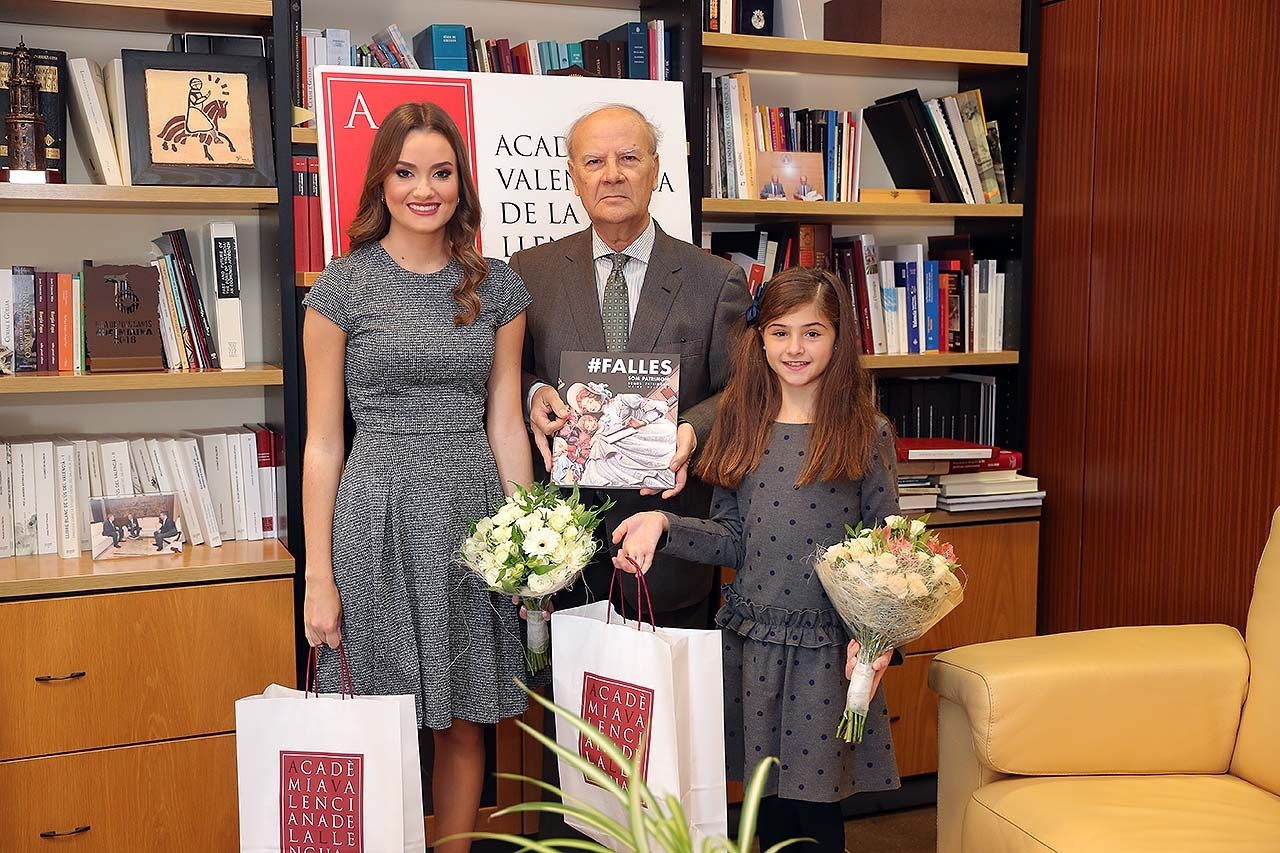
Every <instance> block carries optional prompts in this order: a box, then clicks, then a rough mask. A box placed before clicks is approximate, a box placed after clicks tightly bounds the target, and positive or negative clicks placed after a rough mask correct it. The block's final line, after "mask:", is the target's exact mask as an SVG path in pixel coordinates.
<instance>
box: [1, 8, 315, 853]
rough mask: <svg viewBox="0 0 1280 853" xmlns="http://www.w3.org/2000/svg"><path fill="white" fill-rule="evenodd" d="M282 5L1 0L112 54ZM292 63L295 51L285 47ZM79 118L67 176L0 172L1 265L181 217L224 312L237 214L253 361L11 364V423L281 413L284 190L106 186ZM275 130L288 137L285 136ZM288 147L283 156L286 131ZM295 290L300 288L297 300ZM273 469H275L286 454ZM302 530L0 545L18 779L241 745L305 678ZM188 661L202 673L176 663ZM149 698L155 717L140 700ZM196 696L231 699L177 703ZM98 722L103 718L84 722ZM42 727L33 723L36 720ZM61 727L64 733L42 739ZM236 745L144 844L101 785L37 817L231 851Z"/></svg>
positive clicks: (99, 257)
mask: <svg viewBox="0 0 1280 853" xmlns="http://www.w3.org/2000/svg"><path fill="white" fill-rule="evenodd" d="M282 5H283V6H285V7H287V5H288V4H287V3H283V4H282V3H280V2H273V0H74V2H71V0H0V44H4V45H6V46H9V45H13V44H16V42H17V39H18V36H19V35H21V36H23V38H24V40H25V41H26V43H27V44H28V45H29V46H32V47H44V48H49V49H54V50H60V51H64V52H65V53H66V54H67V57H68V59H72V58H77V57H85V58H88V59H90V60H92V61H93V62H95V63H97V64H98V65H99V66H103V65H105V64H106V63H107V62H108V61H109V60H110V59H112V58H115V57H118V56H119V55H120V50H121V49H141V50H165V49H167V47H168V43H169V35H168V34H169V33H173V32H183V31H197V32H228V33H248V34H257V35H263V36H270V35H271V34H272V25H273V21H274V19H275V15H276V14H277V8H276V7H278V6H282ZM277 59H279V60H281V61H283V62H285V63H287V62H288V54H287V48H286V53H285V55H284V56H283V57H277ZM272 97H273V114H274V115H275V116H282V115H288V114H289V113H288V111H287V109H288V105H289V99H288V97H287V94H286V96H285V98H284V99H283V100H282V101H281V100H278V99H277V98H276V97H275V91H274V90H273V95H272ZM68 100H70V98H69V96H68ZM281 106H283V107H284V108H285V109H284V110H283V111H282V110H281ZM135 120H136V119H135ZM71 123H72V122H71V118H70V115H68V118H67V127H68V134H67V143H66V146H65V152H64V162H65V180H66V183H65V184H52V185H40V186H33V185H13V184H7V183H0V234H3V235H4V239H3V240H2V241H0V245H2V250H0V264H5V265H25V266H33V267H35V268H36V269H37V270H41V271H48V270H55V271H58V270H60V271H64V272H65V271H70V270H78V269H80V267H81V264H82V262H83V260H84V259H86V258H91V259H93V261H94V262H95V263H97V264H113V263H146V261H147V259H148V258H149V257H150V252H151V249H152V248H153V246H152V242H151V241H152V240H153V239H154V238H156V237H158V236H159V235H160V234H161V233H162V232H163V231H165V230H168V229H173V228H184V229H186V231H187V232H188V235H189V238H190V241H191V244H192V253H191V254H192V257H193V259H194V262H195V265H196V269H197V276H198V278H199V280H200V282H201V284H202V288H201V289H202V292H203V297H204V299H205V304H206V307H207V309H208V314H209V316H210V318H211V320H212V321H213V322H214V323H216V322H217V320H216V317H217V314H216V309H215V306H214V304H213V302H212V299H213V293H214V291H213V288H212V286H211V285H212V284H213V279H212V259H211V258H210V257H209V254H210V245H209V232H208V225H209V223H210V222H213V221H219V222H221V221H227V222H232V223H233V224H234V225H235V227H236V236H237V241H238V249H239V253H240V256H239V260H240V286H241V307H242V310H243V314H244V320H243V322H244V335H245V338H244V342H245V355H246V357H247V359H248V360H249V362H250V364H249V365H248V366H247V367H246V368H245V369H243V370H206V371H163V370H157V371H146V372H130V373H85V374H72V373H38V374H19V375H18V376H12V377H9V376H6V377H2V378H0V401H2V402H0V435H2V436H3V437H8V438H12V437H16V436H19V435H32V436H53V435H92V436H101V435H107V434H117V435H125V434H129V435H132V434H139V433H143V434H149V435H154V434H173V433H177V432H179V431H181V430H186V429H201V428H211V427H219V426H231V425H237V426H238V425H239V424H241V423H245V422H247V423H258V422H269V423H272V424H277V425H278V424H282V423H283V422H284V417H283V409H284V406H283V399H284V394H285V391H284V389H285V386H286V385H287V384H288V382H289V377H288V374H287V371H286V352H287V350H288V348H289V346H288V344H285V343H283V341H282V331H283V328H282V322H283V321H282V315H283V309H282V307H281V303H282V302H283V301H285V299H284V295H283V294H281V292H280V290H281V288H280V286H279V279H278V275H277V263H276V253H277V248H276V244H277V241H278V240H279V239H280V237H281V235H282V234H283V235H284V236H285V239H289V236H290V232H288V231H285V230H282V229H281V227H280V226H279V224H278V219H277V212H278V208H279V191H278V189H277V188H276V187H265V188H238V187H188V186H103V185H96V184H93V183H91V182H90V178H89V176H88V173H87V169H86V168H85V164H84V158H83V156H82V154H81V152H80V148H79V144H78V139H77V138H76V136H75V134H74V133H72V132H71ZM275 136H276V137H277V138H278V139H279V138H282V137H281V134H280V133H279V132H277V133H276V134H275ZM283 138H284V139H287V132H286V133H284V135H283ZM280 147H282V148H283V149H284V151H283V154H284V156H285V158H286V162H287V156H288V144H287V142H286V143H284V144H283V145H282V146H280ZM277 153H278V152H277ZM282 174H285V175H287V174H288V172H287V169H286V170H285V171H284V172H283V173H282ZM292 297H293V294H292V288H290V292H289V294H288V302H289V303H290V304H292ZM287 337H288V335H287V333H286V334H285V335H284V339H285V340H287ZM260 470H261V471H265V472H268V473H267V476H271V469H269V468H260ZM280 491H281V493H282V494H283V493H284V491H285V490H284V488H283V484H282V485H281V489H280ZM296 505H297V504H295V506H296ZM287 506H288V505H287V503H286V504H284V505H283V506H282V507H281V509H282V510H284V508H285V507H287ZM281 515H282V516H285V515H287V513H286V512H283V511H282V513H281ZM146 529H151V528H146ZM287 534H288V531H287V530H283V531H281V536H282V537H284V538H281V539H263V540H260V541H245V540H228V541H225V542H224V543H223V544H222V545H221V546H220V547H216V548H214V547H210V546H207V545H191V544H190V543H187V545H186V546H185V547H184V550H183V552H182V553H181V554H166V555H163V556H161V555H157V556H144V557H129V558H121V559H115V560H98V561H94V560H93V559H92V556H91V554H90V553H88V552H81V553H80V554H79V555H78V556H77V557H73V558H65V559H64V558H62V557H60V556H59V555H57V554H44V555H39V556H23V557H6V558H0V633H4V634H5V635H6V636H11V637H13V638H14V642H15V643H18V644H20V645H21V647H22V649H23V652H22V659H21V660H16V661H15V664H14V666H11V667H9V668H8V670H7V671H6V672H5V673H0V681H4V689H5V690H6V691H7V692H9V693H12V694H13V695H14V696H15V697H16V698H15V699H14V702H13V703H12V705H13V710H14V712H15V713H14V714H12V715H9V717H10V718H9V719H6V720H5V721H3V722H0V743H3V744H4V745H5V754H4V756H3V758H4V759H5V760H6V763H5V765H4V766H5V767H6V768H7V770H6V772H7V774H8V777H7V779H6V786H7V787H10V788H13V789H15V790H20V789H36V788H44V787H47V786H44V785H42V784H41V781H40V780H43V779H47V778H50V777H53V776H57V777H59V778H65V779H66V781H67V782H68V784H72V785H83V784H84V783H85V780H86V779H87V778H90V777H89V776H88V775H86V774H85V773H84V772H83V770H82V769H81V770H79V771H75V772H71V770H72V768H74V767H81V768H82V767H83V764H84V762H87V761H95V762H99V763H100V764H102V766H104V767H114V768H116V771H112V772H117V771H118V770H119V769H120V768H123V767H125V766H127V767H129V768H131V771H130V772H131V773H132V774H133V775H136V776H137V777H138V778H149V779H159V778H161V777H165V774H168V777H167V778H168V779H170V780H171V783H170V784H166V785H164V786H162V787H172V788H175V789H176V788H178V787H182V786H189V783H190V781H191V776H190V772H189V770H188V769H186V768H189V767H191V766H194V762H199V761H201V760H203V759H205V758H207V756H206V755H205V750H206V749H207V747H205V746H204V744H206V743H207V742H209V741H210V740H211V739H217V740H219V741H220V742H223V743H225V744H228V745H231V741H232V739H231V738H230V737H227V734H228V733H229V732H230V731H231V730H232V729H233V728H234V721H233V717H232V715H231V708H232V702H233V700H234V698H237V697H239V696H245V695H249V694H250V693H254V692H258V691H260V690H261V689H262V688H263V687H264V686H265V685H266V684H268V683H271V682H273V681H274V682H278V683H281V684H293V683H296V669H295V660H296V646H295V624H296V620H295V616H294V614H295V606H294V582H293V576H294V574H295V571H296V562H295V559H294V555H293V553H292V551H291V549H290V543H289V541H288V539H287ZM144 535H145V534H144ZM148 538H149V537H148ZM206 643H212V644H213V646H216V651H215V650H212V649H209V648H207V647H206V646H204V645H202V644H206ZM73 671H87V672H88V677H87V678H80V679H75V680H66V681H58V682H57V684H56V685H54V688H55V689H53V690H47V689H44V686H45V685H41V684H37V683H36V682H35V681H33V680H32V679H31V676H32V675H39V674H41V673H48V674H50V675H52V676H54V677H59V678H61V677H64V676H65V675H67V674H68V673H72V672H73ZM173 672H182V673H186V674H188V675H189V678H182V679H173V678H170V677H169V675H170V674H171V673H173ZM124 684H130V685H133V687H131V688H130V689H129V690H128V691H125V692H128V693H130V694H132V693H136V692H137V690H135V689H134V688H137V689H139V690H142V694H139V695H138V696H131V698H129V699H128V700H127V701H117V700H116V699H113V701H110V702H104V701H103V697H104V696H107V697H108V698H112V697H117V699H118V697H124V695H125V692H122V691H123V688H121V687H120V686H119V685H124ZM147 685H158V686H157V687H156V690H155V692H154V695H143V694H148V691H151V688H149V687H148V686H147ZM161 688H163V689H161ZM104 690H105V691H106V692H105V693H104V692H103V691H104ZM23 691H25V692H23ZM108 694H109V695H108ZM139 703H141V704H139ZM138 707H143V708H145V709H146V713H145V714H138V713H137V709H138ZM195 708H207V709H217V710H216V711H213V712H211V713H202V714H191V713H189V712H188V711H186V710H182V709H195ZM175 709H177V710H175ZM86 719H93V720H94V721H95V725H94V726H91V727H88V728H86V727H85V725H84V720H86ZM32 721H38V723H36V724H33V723H32ZM36 731H38V732H39V737H38V738H32V737H28V736H27V735H28V734H29V733H31V732H36ZM41 738H44V739H45V740H41ZM46 743H57V744H60V746H58V748H56V749H55V748H47V746H41V744H46ZM221 749H222V752H221V753H220V757H219V760H218V761H217V762H214V763H213V764H211V765H210V766H209V768H208V773H207V775H206V776H205V779H206V783H205V784H204V786H203V790H204V793H203V794H202V798H203V800H204V801H203V802H196V801H195V800H194V799H190V798H188V799H182V800H178V799H175V800H174V801H173V802H172V803H169V804H162V805H163V806H164V807H163V809H162V811H163V812H164V818H163V821H162V822H161V825H159V828H160V830H161V831H160V832H159V833H157V834H155V839H153V840H152V841H151V842H143V843H141V844H140V843H139V842H137V838H136V836H137V833H136V832H134V831H133V830H132V829H128V828H126V826H125V825H126V824H127V823H129V822H128V821H127V820H123V821H122V820H121V815H122V814H123V813H124V812H126V811H127V808H126V807H124V806H121V804H120V803H117V802H113V801H110V800H109V799H108V798H106V797H105V796H104V795H102V794H101V792H98V791H92V792H85V794H84V795H83V796H78V797H76V798H73V799H74V800H75V802H70V801H68V802H60V803H59V804H58V808H57V810H56V814H55V812H41V813H40V815H39V816H38V818H37V819H38V820H39V821H41V822H43V821H48V822H49V825H41V826H39V827H38V828H36V829H37V831H38V832H44V831H46V830H49V831H54V830H62V831H65V830H67V829H68V828H70V827H75V826H78V825H81V824H88V823H90V821H88V820H83V819H82V818H83V816H84V815H83V813H82V814H79V815H77V814H74V813H73V812H74V811H75V810H76V809H84V810H88V811H92V813H93V814H94V819H93V820H92V823H93V837H94V838H97V839H98V840H97V841H95V842H93V843H94V844H98V845H101V846H102V847H103V848H104V849H108V848H109V849H117V848H118V849H129V848H138V849H146V850H153V849H154V850H158V849H161V848H162V847H164V846H166V845H167V844H168V842H167V841H164V840H163V839H165V838H168V837H169V835H170V833H171V831H172V830H173V829H176V828H177V827H179V826H181V827H183V828H184V830H185V831H188V832H192V833H194V834H196V835H199V836H201V837H207V838H209V839H213V840H212V841H211V842H210V843H211V844H213V845H215V846H217V847H218V848H219V849H222V848H227V849H230V848H231V847H234V846H235V843H236V842H235V836H236V819H235V817H236V813H235V802H236V778H235V765H234V747H233V745H232V746H231V749H230V751H227V750H226V748H225V747H223V748H221ZM54 753H60V754H58V755H54ZM8 759H15V760H12V761H9V760H8ZM177 768H183V769H177ZM159 796H161V797H163V796H165V795H164V794H163V792H160V793H159ZM99 816H100V817H101V820H99V819H98V817H99ZM26 828H27V827H26V825H25V824H24V833H23V837H27V834H26V831H25V830H26ZM37 831H32V832H31V833H30V837H33V838H34V837H36V836H37ZM99 833H102V834H101V836H100V835H99ZM23 843H24V842H21V841H19V842H18V845H19V846H22V844H23ZM156 845H159V846H156Z"/></svg>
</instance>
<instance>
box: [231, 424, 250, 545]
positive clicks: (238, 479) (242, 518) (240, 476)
mask: <svg viewBox="0 0 1280 853" xmlns="http://www.w3.org/2000/svg"><path fill="white" fill-rule="evenodd" d="M242 456H244V452H243V445H242V444H241V442H240V436H239V435H237V434H236V433H234V432H232V433H228V434H227V459H228V460H229V461H230V463H231V513H232V516H231V517H232V521H233V523H234V525H235V538H236V539H248V538H249V527H248V522H247V521H246V515H247V511H246V508H245V501H244V466H243V464H242V461H241V457H242Z"/></svg>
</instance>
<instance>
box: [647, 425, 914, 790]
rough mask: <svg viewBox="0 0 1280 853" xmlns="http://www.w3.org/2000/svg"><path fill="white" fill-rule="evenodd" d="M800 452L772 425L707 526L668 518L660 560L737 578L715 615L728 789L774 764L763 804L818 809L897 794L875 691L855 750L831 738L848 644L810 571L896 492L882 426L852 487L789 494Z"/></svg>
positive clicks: (804, 434)
mask: <svg viewBox="0 0 1280 853" xmlns="http://www.w3.org/2000/svg"><path fill="white" fill-rule="evenodd" d="M808 440H809V427H808V426H807V425H805V424H781V423H780V424H775V425H774V428H773V436H772V438H771V439H770V442H769V445H768V448H767V449H766V450H765V456H764V458H763V460H762V461H761V463H760V465H759V466H757V468H756V470H755V471H753V472H752V473H750V474H748V475H747V476H746V478H745V479H744V480H743V481H742V485H740V486H739V487H738V488H737V489H736V490H733V491H730V490H727V489H716V490H715V495H714V496H713V498H712V504H711V510H712V518H711V519H710V520H709V521H703V520H699V519H689V518H681V517H680V516H675V515H668V519H669V520H670V522H671V532H670V534H669V535H668V537H667V541H666V545H665V546H664V549H663V552H664V553H669V554H674V555H675V556H678V557H681V558H683V559H686V560H694V561H697V562H702V563H707V564H709V565H723V566H734V567H736V568H737V570H738V573H737V577H736V578H735V579H734V581H733V583H732V584H729V585H727V586H726V587H725V588H724V594H725V606H724V607H722V608H721V609H720V612H719V613H718V614H717V615H716V623H717V624H718V625H720V627H721V628H722V629H723V630H722V631H721V635H722V636H723V638H724V710H725V759H726V761H727V763H728V772H729V778H730V779H738V780H744V781H745V780H746V779H749V778H750V777H751V773H752V772H753V771H754V770H755V766H756V764H757V763H759V762H760V761H761V760H763V759H764V758H766V757H767V756H770V755H772V756H776V757H777V758H778V759H779V761H780V762H781V766H780V767H779V769H778V770H775V771H774V772H773V773H771V774H770V781H769V784H768V785H767V786H766V788H765V795H766V796H769V795H777V796H780V797H784V798H786V799H791V800H806V801H809V802H820V803H822V802H836V801H838V800H842V799H844V798H845V797H847V796H849V795H850V794H852V793H854V792H855V791H882V790H886V789H891V788H896V787H898V784H899V783H898V770H897V763H896V760H895V758H894V753H893V742H892V740H891V739H890V737H889V714H888V710H887V709H886V707H885V702H884V690H883V688H881V690H879V691H878V692H877V693H876V695H875V697H874V698H873V699H872V702H871V708H870V714H869V716H868V718H867V730H866V734H865V737H864V739H863V741H862V743H860V744H856V745H850V744H846V743H845V742H844V741H843V740H842V739H840V738H838V737H837V736H836V726H837V724H838V723H839V722H840V715H841V713H842V712H843V711H844V699H845V690H846V689H847V688H848V686H849V682H847V681H845V678H844V665H845V651H846V648H847V646H848V643H849V635H848V633H847V632H846V631H845V628H844V625H843V624H842V623H841V622H840V617H839V616H838V615H837V614H836V611H835V609H834V608H833V607H832V606H831V600H830V599H829V598H827V594H826V592H825V591H824V590H823V588H822V583H821V582H820V581H819V580H818V577H817V575H815V574H814V571H813V559H812V558H813V555H814V553H815V552H816V551H817V549H818V547H819V546H827V545H831V544H833V543H835V542H837V541H839V540H840V539H843V538H844V536H845V531H844V526H845V525H846V524H849V525H855V526H856V525H857V523H858V522H859V521H862V522H863V523H865V524H875V523H879V522H881V521H883V520H884V517H885V516H886V515H893V514H894V513H896V512H897V511H898V488H897V476H896V474H895V472H894V460H895V459H896V454H895V451H894V446H893V438H892V436H891V434H890V432H889V426H888V423H887V422H883V421H882V422H881V424H880V435H879V437H878V441H877V442H876V444H875V449H874V452H873V454H872V459H871V465H870V467H869V469H868V471H867V473H866V475H865V476H864V478H863V479H862V480H860V481H857V482H837V483H829V482H821V481H819V482H816V483H810V484H809V485H807V486H802V487H801V488H798V489H797V488H795V485H794V484H795V481H796V477H797V476H798V475H799V473H800V471H801V470H802V469H803V468H804V465H805V464H806V462H807V461H808V460H807V459H806V458H805V451H806V450H807V449H808ZM886 677H888V678H892V677H893V673H892V672H890V673H889V674H888V675H887V676H886Z"/></svg>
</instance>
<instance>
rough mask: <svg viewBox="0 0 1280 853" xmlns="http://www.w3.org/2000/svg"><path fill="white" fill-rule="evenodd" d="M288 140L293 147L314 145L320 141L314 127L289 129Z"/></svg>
mask: <svg viewBox="0 0 1280 853" xmlns="http://www.w3.org/2000/svg"><path fill="white" fill-rule="evenodd" d="M289 138H290V139H291V140H292V141H293V144H294V145H315V144H317V143H318V142H319V141H320V136H319V132H318V131H317V130H316V129H315V128H314V127H294V128H290V130H289Z"/></svg>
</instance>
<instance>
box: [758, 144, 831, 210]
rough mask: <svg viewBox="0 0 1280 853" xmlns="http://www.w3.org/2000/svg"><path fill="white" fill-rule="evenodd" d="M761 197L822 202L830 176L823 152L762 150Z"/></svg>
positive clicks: (775, 199) (760, 162)
mask: <svg viewBox="0 0 1280 853" xmlns="http://www.w3.org/2000/svg"><path fill="white" fill-rule="evenodd" d="M756 158H757V160H756V163H757V168H758V171H759V174H760V198H762V199H764V200H766V201H822V200H823V199H822V193H823V188H824V187H826V176H825V174H824V169H823V166H822V155H821V154H815V153H812V152H802V151H759V152H757V153H756Z"/></svg>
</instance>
